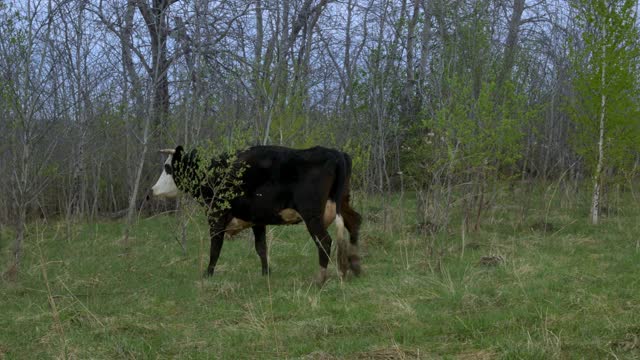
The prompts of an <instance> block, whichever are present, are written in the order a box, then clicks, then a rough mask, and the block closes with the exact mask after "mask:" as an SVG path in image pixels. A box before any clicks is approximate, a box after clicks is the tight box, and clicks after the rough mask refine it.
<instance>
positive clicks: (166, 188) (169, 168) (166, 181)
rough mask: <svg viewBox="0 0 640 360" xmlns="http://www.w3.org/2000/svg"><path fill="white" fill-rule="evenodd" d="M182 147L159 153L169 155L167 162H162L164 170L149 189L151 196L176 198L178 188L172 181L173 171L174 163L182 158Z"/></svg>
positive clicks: (173, 180)
mask: <svg viewBox="0 0 640 360" xmlns="http://www.w3.org/2000/svg"><path fill="white" fill-rule="evenodd" d="M182 151H183V150H182V146H178V147H177V148H175V149H164V150H160V152H161V153H163V154H167V155H169V156H168V157H167V161H165V162H164V168H163V169H162V174H160V178H159V179H158V181H156V184H155V185H153V187H151V190H152V191H153V196H158V197H166V198H174V197H176V196H178V186H177V185H176V181H175V179H174V177H173V176H174V173H175V171H174V169H175V166H176V163H177V162H179V161H180V158H181V157H182Z"/></svg>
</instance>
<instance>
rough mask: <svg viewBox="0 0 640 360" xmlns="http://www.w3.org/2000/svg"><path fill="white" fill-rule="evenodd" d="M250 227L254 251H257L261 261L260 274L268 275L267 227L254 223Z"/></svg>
mask: <svg viewBox="0 0 640 360" xmlns="http://www.w3.org/2000/svg"><path fill="white" fill-rule="evenodd" d="M252 229H253V235H254V236H255V240H256V252H257V253H258V256H259V257H260V262H261V263H262V275H268V274H269V272H270V269H269V262H268V259H267V236H266V231H267V227H266V226H264V225H255V226H253V227H252Z"/></svg>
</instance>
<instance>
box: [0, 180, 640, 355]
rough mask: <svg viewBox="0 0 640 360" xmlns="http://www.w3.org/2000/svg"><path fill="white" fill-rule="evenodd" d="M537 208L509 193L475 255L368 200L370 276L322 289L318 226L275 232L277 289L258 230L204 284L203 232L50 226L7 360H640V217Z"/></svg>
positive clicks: (471, 243)
mask: <svg viewBox="0 0 640 360" xmlns="http://www.w3.org/2000/svg"><path fill="white" fill-rule="evenodd" d="M531 196H532V198H531V199H523V198H517V196H516V195H513V194H511V193H503V194H501V196H500V197H499V198H498V199H497V202H496V203H497V204H498V205H496V207H495V209H493V210H491V211H490V212H488V213H487V214H486V216H485V218H484V222H483V226H482V228H481V230H480V231H479V232H476V233H466V234H465V236H464V245H463V241H462V240H463V239H462V231H461V227H460V225H456V224H460V220H459V217H457V216H454V217H453V220H452V223H451V224H452V225H451V232H448V233H442V234H440V235H439V236H437V237H436V238H431V237H428V236H425V235H422V234H420V233H418V232H417V231H416V225H415V221H414V218H415V216H414V214H413V209H414V208H415V206H414V204H415V199H414V198H412V197H411V196H405V198H404V200H402V201H401V200H400V199H399V198H398V197H397V196H395V197H394V198H393V200H391V201H388V200H386V201H382V199H378V198H374V197H370V198H367V199H366V201H365V200H363V199H362V198H363V196H362V195H359V196H357V199H356V208H357V209H358V210H359V211H360V212H361V213H362V214H363V215H364V217H365V223H364V225H363V229H362V253H363V266H364V274H363V276H362V277H360V278H348V279H347V280H346V281H344V282H341V281H340V280H339V278H338V277H337V275H336V272H335V269H334V271H332V275H331V277H330V279H329V281H328V283H327V284H326V285H325V286H324V287H322V288H318V287H317V286H315V285H314V284H313V282H312V280H313V277H314V275H315V274H316V271H317V253H316V249H315V246H314V245H313V243H312V241H311V239H310V237H309V235H308V234H307V232H306V230H305V228H304V227H303V226H288V227H271V228H269V231H270V235H269V239H270V250H269V252H270V261H271V266H272V270H273V273H272V275H271V276H270V277H263V276H261V275H260V265H259V259H258V257H257V255H256V254H255V252H254V249H253V242H252V241H251V236H250V235H251V232H250V231H246V232H244V233H242V234H241V235H239V236H236V238H234V239H232V240H227V241H226V242H225V245H224V247H223V251H222V255H221V258H220V261H219V263H218V267H217V269H216V275H215V276H214V277H213V278H212V279H202V278H201V276H200V275H201V273H202V270H203V269H204V267H205V266H206V264H207V261H208V236H207V234H208V232H207V228H206V225H205V221H204V218H203V217H201V216H196V217H195V218H193V219H192V220H191V222H190V224H189V227H188V248H187V253H186V255H184V254H183V253H182V250H181V248H180V246H179V245H178V243H177V242H176V236H177V234H178V233H179V231H178V225H177V218H175V217H173V216H170V215H164V216H157V217H153V218H149V219H140V220H139V222H138V223H137V225H136V226H135V228H134V230H133V232H132V239H131V246H130V249H129V251H128V252H125V251H124V249H123V246H122V244H121V242H120V238H121V234H122V227H123V224H122V223H120V222H98V223H91V224H79V225H76V226H72V227H69V226H67V225H66V224H64V223H50V224H48V225H42V224H41V225H35V224H34V225H33V226H32V227H30V237H29V239H28V240H27V243H26V247H25V254H24V262H23V264H22V268H21V272H20V273H19V276H18V279H17V281H15V282H1V283H0V286H2V288H0V290H1V291H0V358H3V357H4V358H7V359H14V358H15V359H36V358H38V359H40V358H59V357H68V358H79V359H88V358H92V359H114V358H136V359H139V358H142V359H146V358H180V359H182V358H195V359H211V358H234V359H236V358H238V359H243V358H247V359H249V358H250V359H255V358H267V359H269V358H271V359H283V358H306V359H332V358H348V359H352V358H362V359H368V358H378V359H383V358H384V359H389V358H397V359H401V358H424V359H430V358H451V359H493V358H497V359H522V358H524V359H565V358H567V359H573V358H588V359H595V358H620V359H622V358H627V359H638V358H640V252H639V250H638V249H637V241H638V238H637V237H638V233H639V230H640V225H638V218H639V215H640V212H639V211H638V207H637V206H636V205H635V204H633V202H632V201H631V200H628V201H623V202H622V204H621V205H620V206H619V207H618V208H617V214H616V215H615V216H611V217H605V218H604V219H603V222H602V224H601V225H600V226H592V225H589V224H588V222H587V209H588V204H587V201H586V200H585V199H578V200H577V201H575V202H573V204H574V205H572V206H565V207H562V206H561V204H563V203H564V204H565V205H566V202H563V199H562V196H560V195H558V194H554V193H553V192H551V191H549V190H548V189H547V190H546V191H545V190H544V189H543V190H541V191H537V192H534V194H533V195H531ZM523 201H526V202H527V204H528V206H529V208H528V211H527V216H526V218H525V220H524V221H521V220H520V219H521V216H520V215H521V211H520V209H521V207H520V204H522V203H523ZM549 204H551V205H549ZM548 208H549V209H550V210H549V211H547V209H548ZM402 209H404V211H403V210H402ZM541 221H546V222H548V223H550V224H552V226H553V229H552V230H551V231H550V232H548V233H546V234H545V233H543V232H541V231H538V230H532V229H531V225H532V224H535V223H539V222H541ZM9 238H10V237H9V236H8V235H7V234H5V236H3V239H4V240H3V241H2V242H1V243H0V246H1V247H2V252H3V254H4V255H3V258H4V259H8V258H9V252H10V246H9V244H10V242H9V240H8V239H9ZM463 246H464V249H463ZM430 249H435V251H431V250H430ZM463 250H464V253H463ZM485 256H494V257H495V259H498V264H497V265H495V266H492V265H485V264H483V260H482V258H483V257H485ZM45 273H46V276H47V279H48V286H49V289H50V290H48V287H47V282H45V281H44V274H45ZM52 305H53V306H55V311H54V310H53V306H52Z"/></svg>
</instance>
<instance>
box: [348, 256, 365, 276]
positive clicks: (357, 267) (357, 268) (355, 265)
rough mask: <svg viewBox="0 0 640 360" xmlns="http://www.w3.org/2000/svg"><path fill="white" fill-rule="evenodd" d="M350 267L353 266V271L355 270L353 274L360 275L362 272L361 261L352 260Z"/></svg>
mask: <svg viewBox="0 0 640 360" xmlns="http://www.w3.org/2000/svg"><path fill="white" fill-rule="evenodd" d="M349 267H350V268H351V271H353V275H355V276H360V274H361V273H362V268H361V267H360V262H359V261H357V260H355V261H351V263H350V264H349Z"/></svg>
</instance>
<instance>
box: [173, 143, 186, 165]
mask: <svg viewBox="0 0 640 360" xmlns="http://www.w3.org/2000/svg"><path fill="white" fill-rule="evenodd" d="M183 152H184V148H183V147H182V145H178V146H177V147H176V152H175V153H173V161H174V162H179V161H180V159H181V158H182V153H183Z"/></svg>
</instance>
